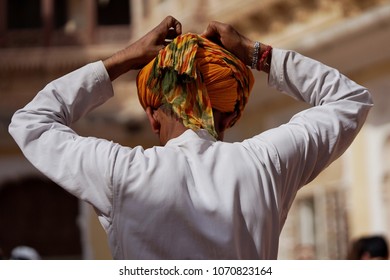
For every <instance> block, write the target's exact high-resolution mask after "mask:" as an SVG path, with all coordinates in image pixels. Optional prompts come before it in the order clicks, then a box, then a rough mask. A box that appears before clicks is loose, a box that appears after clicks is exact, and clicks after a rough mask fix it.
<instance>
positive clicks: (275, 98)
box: [0, 0, 390, 259]
mask: <svg viewBox="0 0 390 280" xmlns="http://www.w3.org/2000/svg"><path fill="white" fill-rule="evenodd" d="M166 15H173V16H175V17H176V18H177V19H179V20H180V21H181V22H182V24H183V29H184V32H202V31H203V30H204V29H205V28H206V26H207V23H208V22H209V21H210V20H218V21H222V22H227V23H230V24H232V25H233V26H234V27H236V28H237V29H238V30H239V31H240V32H242V33H243V34H245V35H247V36H249V37H251V38H253V39H256V40H259V41H262V42H265V43H269V44H272V45H273V46H274V47H278V48H289V49H294V50H297V51H299V52H301V53H303V54H305V55H308V56H310V57H313V58H315V59H317V60H320V61H322V62H323V63H325V64H328V65H330V66H333V67H336V68H338V69H339V70H340V71H341V72H342V73H344V74H345V75H347V76H349V77H351V78H352V79H354V80H356V81H357V82H358V83H360V84H362V85H364V86H366V87H368V88H369V89H370V90H371V92H372V93H373V96H374V102H375V107H374V109H373V110H372V111H371V113H370V115H369V118H368V121H367V123H366V125H365V126H364V127H363V129H362V131H361V133H360V134H359V136H358V138H357V139H356V141H355V142H354V144H353V145H352V146H351V148H350V149H349V150H348V151H347V152H346V153H345V154H344V155H343V156H342V157H341V158H340V159H339V160H337V161H336V162H335V163H334V164H332V165H331V166H330V167H329V168H328V169H327V170H326V171H325V172H323V173H322V174H321V175H320V176H319V177H318V178H317V179H316V180H315V181H313V182H312V183H310V184H309V185H308V186H306V187H304V188H303V189H302V190H301V191H300V192H299V193H298V195H297V199H296V201H295V203H294V204H293V206H292V210H291V212H290V215H289V217H288V219H287V222H286V225H285V228H284V229H283V232H282V235H281V243H280V254H279V258H280V259H300V258H315V259H342V258H345V256H346V254H347V246H348V244H349V241H350V240H351V239H352V238H355V237H358V236H360V235H365V234H374V233H375V234H377V233H380V234H384V235H385V236H387V237H388V238H390V206H389V205H390V162H389V161H390V112H389V111H388V110H387V108H388V107H389V105H390V99H389V98H386V94H387V92H388V91H389V88H390V51H389V50H388V46H389V45H390V1H389V0H364V1H362V0H341V1H335V0H290V1H289V0H264V1H256V0H246V1H235V0H213V1H211V0H196V1H184V0H133V1H129V0H123V1H121V0H96V1H95V0H85V1H75V0H24V1H23V0H18V1H16V0H13V1H11V0H9V1H7V0H0V224H1V225H2V230H1V231H0V248H2V249H3V251H4V253H5V254H9V252H10V250H11V249H12V247H14V246H17V245H28V246H32V247H35V248H36V249H37V250H38V251H39V252H40V254H41V255H42V257H43V258H85V259H107V258H110V254H109V252H108V248H107V244H106V238H105V235H104V232H103V230H102V229H101V227H100V225H99V224H98V221H97V218H96V216H95V214H94V212H93V209H92V208H91V207H90V206H88V205H86V204H85V203H81V202H79V201H77V200H76V199H74V198H73V197H71V196H69V195H68V194H67V193H65V192H63V191H62V190H61V189H60V188H59V187H58V186H56V185H54V184H53V183H51V182H49V181H48V180H46V179H45V178H44V176H42V175H41V174H40V173H39V172H38V171H36V170H35V169H34V168H33V167H32V166H31V165H30V164H29V163H28V162H27V161H26V160H25V159H24V157H23V155H22V154H21V153H20V151H19V149H18V147H17V146H16V144H15V143H14V142H13V140H12V139H11V137H10V136H9V135H8V132H7V127H8V124H9V121H10V118H11V116H12V114H13V113H14V112H15V110H17V109H18V108H20V107H22V106H24V105H25V104H26V103H27V102H28V101H29V100H31V99H32V97H33V96H34V95H35V94H36V92H37V91H39V90H40V89H41V88H42V87H43V86H44V85H45V84H46V83H47V82H49V81H50V80H52V79H54V78H56V77H59V76H60V75H62V74H65V73H67V72H69V71H71V70H73V69H76V68H78V67H80V66H82V65H84V64H86V63H88V62H91V61H95V60H98V59H104V58H105V57H107V56H109V55H110V54H112V53H113V52H114V51H116V50H118V49H120V48H122V47H124V46H126V45H127V44H128V43H129V42H131V41H132V40H135V39H137V38H139V37H140V36H142V35H143V34H144V33H145V32H146V31H148V30H150V29H151V28H152V27H154V26H155V25H156V24H158V23H159V22H160V21H161V20H162V19H163V18H164V17H165V16H166ZM255 76H256V83H255V87H254V90H253V93H252V95H251V97H250V102H249V105H248V107H247V110H246V111H245V113H244V115H243V118H242V119H241V120H240V122H239V123H238V124H237V125H236V126H235V127H234V128H232V129H231V131H230V132H229V133H228V134H227V135H226V137H227V141H240V140H242V139H244V138H246V137H250V136H252V135H255V134H257V133H259V132H261V131H264V130H266V129H268V128H271V127H274V126H278V125H280V124H282V123H284V122H286V121H288V120H289V118H290V117H291V116H292V115H293V114H294V113H296V112H297V111H299V110H301V109H304V108H306V105H304V104H302V103H299V102H298V103H297V102H296V101H293V100H291V99H290V98H288V97H285V96H283V95H281V94H278V93H276V92H275V91H274V90H272V89H270V88H268V87H267V83H266V80H267V77H266V76H265V75H264V74H262V73H257V72H256V73H255ZM134 77H135V73H129V74H128V75H127V76H123V77H121V78H120V79H118V80H117V81H115V82H114V90H115V92H116V97H115V98H113V99H112V100H110V101H109V102H107V103H106V104H105V105H104V106H102V107H100V108H98V109H97V110H95V111H94V112H92V113H91V114H89V115H88V116H87V117H85V118H84V119H83V120H81V121H80V122H79V123H78V124H77V125H76V126H75V127H74V129H75V130H76V131H78V132H79V133H80V134H82V135H92V136H97V137H104V138H108V139H112V140H113V141H116V142H119V143H121V144H123V145H130V146H135V145H143V146H145V147H148V146H151V145H154V144H157V142H156V140H157V139H155V136H154V135H153V134H152V133H151V132H150V131H149V128H148V126H147V123H146V121H145V118H144V114H143V112H142V109H141V108H140V106H139V105H138V101H137V99H136V95H135V85H134ZM21 242H23V243H24V244H19V243H21Z"/></svg>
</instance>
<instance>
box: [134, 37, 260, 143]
mask: <svg viewBox="0 0 390 280" xmlns="http://www.w3.org/2000/svg"><path fill="white" fill-rule="evenodd" d="M253 83H254V78H253V75H252V72H251V70H250V69H249V68H248V67H246V66H245V64H244V63H243V62H242V61H240V60H239V59H238V58H237V57H235V56H234V55H233V54H232V53H230V52H229V51H227V50H226V49H224V48H222V47H221V46H219V45H217V44H215V43H213V42H211V41H210V40H208V39H206V38H203V37H201V36H199V35H196V34H192V33H188V34H184V35H181V36H178V37H176V38H175V39H174V40H173V41H172V42H171V43H170V44H168V45H167V46H166V47H165V48H164V49H162V50H161V51H160V52H159V54H158V55H157V57H156V58H155V59H154V60H152V61H151V62H150V63H149V64H147V65H146V66H145V67H144V68H142V69H141V70H140V72H139V73H138V76H137V90H138V98H139V101H140V103H141V105H142V107H143V108H144V109H146V108H147V107H151V108H153V109H157V108H159V107H160V106H161V105H168V106H169V108H171V110H172V112H173V113H174V114H175V116H176V117H177V118H179V119H180V120H181V121H182V122H183V125H184V126H185V127H187V128H191V129H194V130H197V129H200V128H203V129H206V130H208V131H209V133H210V134H211V135H213V136H214V137H215V138H217V133H216V130H215V127H214V118H213V109H216V110H218V111H220V112H223V113H226V112H235V113H236V117H235V118H234V119H233V121H232V122H231V126H232V125H233V124H234V123H235V122H236V121H237V120H238V119H239V118H240V117H241V113H242V111H243V109H244V107H245V105H246V103H247V101H248V97H249V94H250V91H251V89H252V87H253Z"/></svg>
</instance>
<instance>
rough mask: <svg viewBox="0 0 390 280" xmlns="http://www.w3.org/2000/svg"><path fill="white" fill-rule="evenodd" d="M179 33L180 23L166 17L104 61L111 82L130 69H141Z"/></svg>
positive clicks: (170, 17) (180, 30)
mask: <svg viewBox="0 0 390 280" xmlns="http://www.w3.org/2000/svg"><path fill="white" fill-rule="evenodd" d="M181 32H182V28H181V23H180V22H179V21H178V20H176V19H175V18H174V17H172V16H168V17H166V18H165V19H164V20H163V21H162V22H161V23H160V24H159V25H157V26H156V27H155V28H154V29H152V30H151V31H150V32H148V33H147V34H146V35H144V36H143V37H142V38H140V39H139V40H137V41H136V42H134V43H133V44H131V45H130V46H128V47H126V48H125V49H123V50H121V51H119V52H117V53H115V54H114V55H112V56H111V57H109V58H107V59H106V60H104V61H103V62H104V65H105V67H106V69H107V72H108V74H109V76H110V79H111V81H113V80H115V79H116V78H117V77H119V76H120V75H122V74H124V73H126V72H128V71H129V70H131V69H140V68H142V67H143V66H144V65H146V64H147V63H149V62H150V61H151V60H152V59H153V58H155V57H156V56H157V54H158V52H159V51H160V50H161V49H162V48H164V46H166V45H167V43H168V42H169V41H170V40H172V39H174V38H175V37H176V36H178V35H180V34H181Z"/></svg>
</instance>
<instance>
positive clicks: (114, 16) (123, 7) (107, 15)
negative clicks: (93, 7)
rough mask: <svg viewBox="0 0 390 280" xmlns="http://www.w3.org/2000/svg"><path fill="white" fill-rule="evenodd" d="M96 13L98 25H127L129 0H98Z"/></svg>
mask: <svg viewBox="0 0 390 280" xmlns="http://www.w3.org/2000/svg"><path fill="white" fill-rule="evenodd" d="M97 14H98V24H99V25H128V24H130V5H129V0H98V4H97Z"/></svg>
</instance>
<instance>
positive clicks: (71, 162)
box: [9, 49, 372, 259]
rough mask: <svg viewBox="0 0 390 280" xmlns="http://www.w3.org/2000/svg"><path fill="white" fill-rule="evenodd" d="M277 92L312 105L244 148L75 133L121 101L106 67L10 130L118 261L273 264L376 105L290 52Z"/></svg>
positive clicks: (84, 73)
mask: <svg viewBox="0 0 390 280" xmlns="http://www.w3.org/2000/svg"><path fill="white" fill-rule="evenodd" d="M269 84H270V86H273V87H276V88H277V89H278V90H280V91H283V92H285V93H287V94H288V95H290V96H293V97H294V98H297V99H300V100H303V101H305V102H307V103H309V104H311V105H313V107H312V108H310V109H308V110H305V111H302V112H300V113H298V114H296V115H295V116H294V117H293V118H292V119H291V121H290V122H288V123H286V124H284V125H282V126H280V127H278V128H274V129H272V130H269V131H266V132H264V133H261V134H259V135H256V136H254V137H253V138H250V139H246V140H244V141H243V142H239V143H238V142H237V143H225V142H220V141H216V140H215V139H213V138H212V137H211V136H210V135H209V134H208V133H207V132H206V131H205V130H200V131H197V132H194V131H192V130H187V131H186V132H185V133H183V134H182V135H181V136H179V137H177V138H175V139H172V140H170V141H169V142H168V143H167V144H166V145H165V146H164V147H153V148H150V149H146V150H144V149H143V148H142V147H134V148H131V147H124V146H121V145H119V144H116V143H113V142H111V141H107V140H104V139H97V138H94V137H81V136H79V135H77V134H76V133H75V132H74V131H73V130H72V129H71V128H69V125H71V124H72V123H73V122H75V121H77V120H78V119H79V118H81V117H82V116H84V115H85V114H87V113H88V112H89V111H91V110H92V109H93V108H95V107H97V106H99V105H101V104H102V103H104V102H105V101H106V100H107V99H109V98H110V97H112V96H113V89H112V85H111V82H110V79H109V77H108V74H107V72H106V69H105V68H104V65H103V63H102V62H95V63H91V64H89V65H86V66H84V67H82V68H80V69H78V70H76V71H74V72H72V73H70V74H68V75H66V76H64V77H61V78H59V79H57V80H55V81H53V82H51V83H50V84H48V85H47V86H46V87H45V88H44V89H43V90H42V91H41V92H39V93H38V95H37V96H36V97H35V98H34V100H33V101H32V102H30V103H29V104H28V105H27V106H26V107H25V108H23V109H21V110H19V111H17V112H16V113H15V115H14V117H13V119H12V122H11V125H10V127H9V130H10V133H11V134H12V136H13V137H14V139H15V140H16V142H17V143H18V145H19V146H20V148H21V149H22V151H23V153H24V154H25V156H26V157H27V158H28V159H29V160H30V161H31V162H32V163H33V164H34V165H35V166H36V167H37V168H38V169H39V170H40V171H41V172H43V173H44V174H46V175H47V176H48V177H49V178H51V179H52V180H53V181H55V182H56V183H57V184H59V185H60V186H62V187H63V188H64V189H66V190H67V191H69V192H70V193H72V194H73V195H75V196H77V197H78V198H80V199H83V200H85V201H87V202H89V203H90V204H92V205H93V206H94V207H95V209H96V211H97V213H98V215H99V219H100V221H101V223H102V225H103V227H104V228H105V230H106V232H107V234H108V238H109V244H110V248H111V251H112V255H113V257H114V258H115V259H240V258H242V259H276V258H277V254H278V243H279V235H280V232H281V230H282V227H283V224H284V222H285V219H286V217H287V212H288V210H289V208H290V206H291V203H292V201H293V199H294V197H295V195H296V193H297V191H298V189H299V188H300V187H302V186H303V185H305V184H307V183H308V182H309V181H310V180H312V179H314V178H315V177H316V176H317V175H318V174H319V172H321V171H322V170H323V169H324V168H325V167H327V166H328V165H329V164H330V163H331V162H332V161H334V160H335V159H336V158H338V157H339V156H340V155H341V154H342V153H343V152H344V151H345V150H346V149H347V147H348V146H349V145H350V144H351V142H352V141H353V139H354V138H355V136H356V135H357V133H358V131H359V130H360V128H361V126H362V125H363V123H364V121H365V119H366V116H367V113H368V111H369V109H370V108H371V106H372V102H371V96H370V94H369V92H368V91H367V90H366V89H365V88H363V87H361V86H359V85H357V84H356V83H354V82H352V81H351V80H349V79H348V78H346V77H345V76H343V75H341V74H340V73H339V72H338V71H337V70H335V69H332V68H329V67H327V66H325V65H323V64H321V63H319V62H316V61H314V60H312V59H309V58H306V57H304V56H302V55H300V54H298V53H296V52H293V51H284V50H279V49H274V50H273V56H272V66H271V73H270V75H269ZM253 94H256V92H254V93H253ZM253 123H254V125H256V121H255V120H253Z"/></svg>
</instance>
